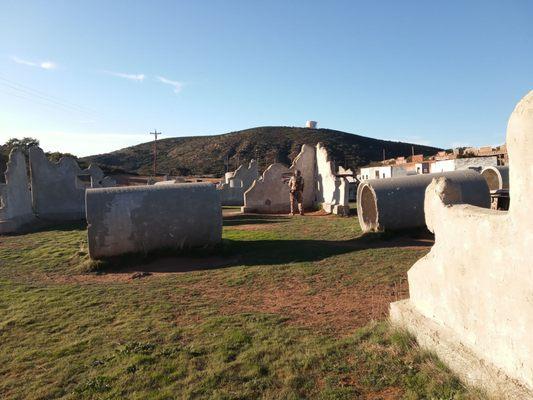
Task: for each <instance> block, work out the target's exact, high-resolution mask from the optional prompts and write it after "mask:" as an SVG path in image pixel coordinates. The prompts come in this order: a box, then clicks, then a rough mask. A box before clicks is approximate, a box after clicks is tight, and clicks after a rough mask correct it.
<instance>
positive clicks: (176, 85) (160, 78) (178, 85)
mask: <svg viewBox="0 0 533 400" xmlns="http://www.w3.org/2000/svg"><path fill="white" fill-rule="evenodd" d="M155 78H156V79H157V80H158V81H159V82H161V83H164V84H165V85H170V86H172V87H173V88H174V93H179V92H181V89H182V88H183V82H178V81H173V80H171V79H168V78H165V77H163V76H156V77H155Z"/></svg>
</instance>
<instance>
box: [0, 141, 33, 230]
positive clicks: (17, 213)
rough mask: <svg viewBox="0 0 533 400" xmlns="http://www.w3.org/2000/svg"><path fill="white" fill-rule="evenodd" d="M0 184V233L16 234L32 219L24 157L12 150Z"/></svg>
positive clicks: (18, 151) (19, 152)
mask: <svg viewBox="0 0 533 400" xmlns="http://www.w3.org/2000/svg"><path fill="white" fill-rule="evenodd" d="M5 178H6V183H0V233H11V232H16V231H17V230H18V229H19V228H20V227H22V226H23V225H24V224H26V223H28V222H30V221H31V220H32V219H33V210H32V205H31V194H30V188H29V179H28V171H27V168H26V157H25V156H24V154H23V153H22V151H20V150H15V149H13V150H12V151H11V153H10V155H9V161H8V163H7V169H6V172H5Z"/></svg>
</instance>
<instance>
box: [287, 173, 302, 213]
mask: <svg viewBox="0 0 533 400" xmlns="http://www.w3.org/2000/svg"><path fill="white" fill-rule="evenodd" d="M289 190H290V194H291V215H294V210H295V208H296V204H298V211H299V213H300V215H304V207H303V204H302V203H303V193H304V178H303V177H302V173H301V172H300V171H299V170H296V171H294V175H293V176H292V177H291V179H290V180H289Z"/></svg>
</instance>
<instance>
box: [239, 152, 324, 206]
mask: <svg viewBox="0 0 533 400" xmlns="http://www.w3.org/2000/svg"><path fill="white" fill-rule="evenodd" d="M315 165H316V164H315V149H314V147H313V146H309V145H307V144H304V145H303V146H302V149H301V150H300V153H299V154H298V155H297V156H296V158H295V159H294V161H293V162H292V165H291V167H290V168H287V167H286V166H284V165H282V164H279V163H276V164H272V165H270V166H269V167H268V168H267V169H266V170H265V172H264V173H263V176H262V177H260V178H258V179H256V180H255V181H254V183H253V184H252V186H251V187H250V188H249V189H248V190H247V191H246V192H245V193H244V207H242V211H243V212H252V213H259V214H277V213H288V212H289V211H290V203H289V201H290V195H289V186H288V179H289V177H290V174H292V173H294V171H296V170H300V172H301V173H302V177H303V178H304V193H303V205H304V209H305V210H310V209H312V208H314V206H315V198H316V189H315V188H316V177H315V170H316V167H315Z"/></svg>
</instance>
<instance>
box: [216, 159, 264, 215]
mask: <svg viewBox="0 0 533 400" xmlns="http://www.w3.org/2000/svg"><path fill="white" fill-rule="evenodd" d="M257 178H259V172H258V170H257V162H256V161H255V160H252V161H250V163H249V164H248V166H247V167H246V166H244V165H241V166H239V168H237V169H236V170H235V171H234V172H229V173H226V175H225V181H224V183H221V184H220V185H219V186H218V190H219V194H220V201H221V203H222V205H223V206H242V205H243V204H244V192H246V191H247V190H248V189H249V188H250V186H252V183H254V181H255V180H256V179H257Z"/></svg>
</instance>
